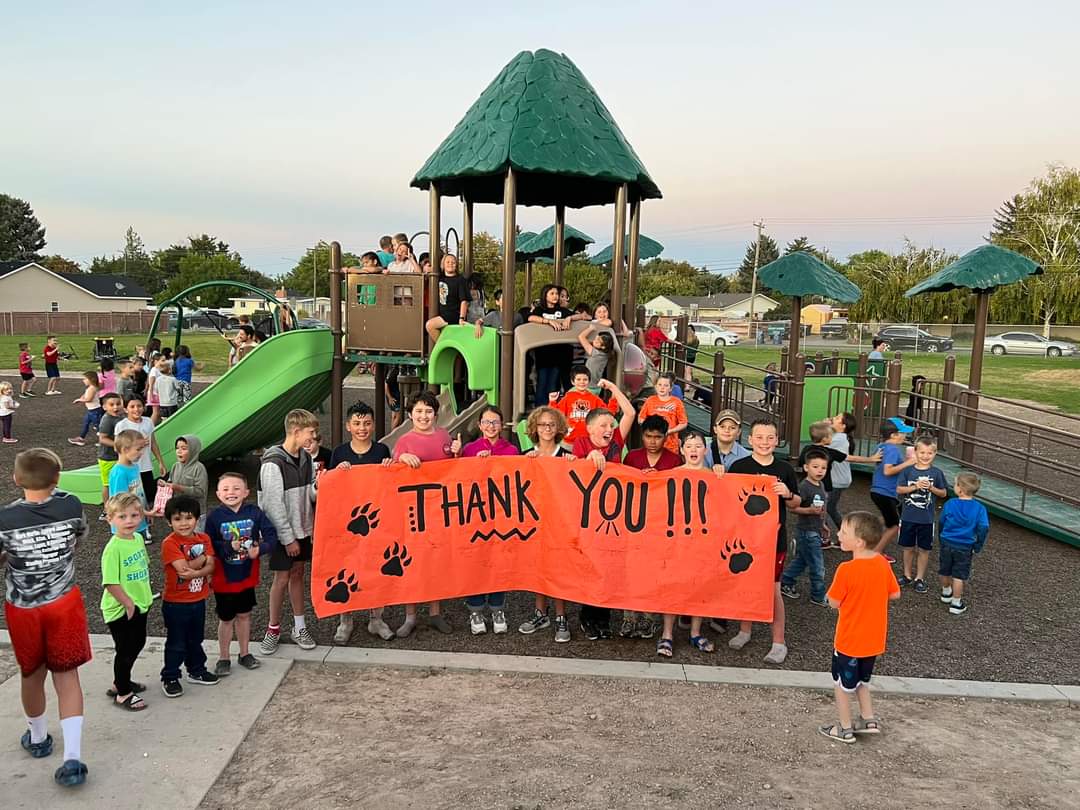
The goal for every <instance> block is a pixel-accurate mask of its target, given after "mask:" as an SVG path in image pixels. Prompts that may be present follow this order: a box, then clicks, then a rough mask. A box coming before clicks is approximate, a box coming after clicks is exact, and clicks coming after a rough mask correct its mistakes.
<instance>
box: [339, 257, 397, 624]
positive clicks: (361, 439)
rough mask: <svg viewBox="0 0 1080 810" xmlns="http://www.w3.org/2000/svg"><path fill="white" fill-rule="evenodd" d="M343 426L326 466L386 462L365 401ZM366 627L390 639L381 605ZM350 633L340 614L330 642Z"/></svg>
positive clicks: (349, 617) (347, 619)
mask: <svg viewBox="0 0 1080 810" xmlns="http://www.w3.org/2000/svg"><path fill="white" fill-rule="evenodd" d="M371 255H374V254H371ZM345 429H346V430H348V431H349V436H351V438H350V439H349V441H347V442H345V443H344V444H340V445H338V446H337V447H335V448H334V452H333V453H331V454H330V465H329V467H328V469H331V470H337V469H341V470H347V469H349V468H350V467H352V466H353V465H354V464H356V465H360V464H385V463H388V462H389V461H390V448H389V447H387V446H386V445H385V444H383V443H382V442H377V441H375V439H374V436H375V412H374V411H373V410H371V406H370V405H368V404H367V403H366V402H355V403H353V404H352V405H350V406H349V410H347V411H346V412H345ZM367 630H368V632H369V633H370V634H371V635H373V636H378V637H379V638H381V639H382V640H383V641H389V640H390V639H392V638H394V631H393V630H391V629H390V627H389V625H387V624H386V622H385V621H383V609H382V608H374V609H372V611H371V615H370V618H369V619H368V625H367ZM352 632H353V614H352V613H342V614H341V618H340V619H339V620H338V628H337V630H336V631H335V632H334V643H335V644H347V643H348V641H349V638H350V637H351V636H352Z"/></svg>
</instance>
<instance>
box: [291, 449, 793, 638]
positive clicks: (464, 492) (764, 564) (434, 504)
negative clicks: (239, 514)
mask: <svg viewBox="0 0 1080 810" xmlns="http://www.w3.org/2000/svg"><path fill="white" fill-rule="evenodd" d="M771 483H772V482H771V480H770V479H768V478H764V477H761V476H749V475H726V476H724V477H723V478H717V477H716V476H715V475H713V474H712V473H711V472H697V471H690V470H685V471H684V470H674V471H671V472H666V473H650V474H647V475H646V474H644V473H641V472H639V471H638V470H635V469H631V468H629V467H625V466H623V465H622V464H610V465H608V466H607V468H606V469H605V470H604V472H602V473H601V472H599V471H598V470H596V468H595V467H594V466H593V465H592V463H591V462H588V461H567V460H565V459H531V458H523V457H520V456H518V457H501V458H500V457H490V458H482V459H481V458H477V459H462V460H455V461H439V462H429V463H425V464H424V465H423V466H422V467H421V468H420V469H418V470H412V469H409V468H408V467H406V466H404V465H402V464H396V465H394V466H392V467H377V466H364V467H353V468H351V469H349V470H344V471H342V470H335V471H331V472H329V473H326V474H325V475H324V476H323V477H322V478H321V479H320V481H319V499H318V507H317V509H316V515H315V548H314V558H313V561H312V564H311V587H312V594H311V597H312V603H313V604H314V606H315V612H316V613H317V614H318V615H319V616H320V617H324V616H331V615H334V614H337V613H343V612H345V611H351V610H359V609H362V608H373V607H382V606H384V605H397V604H402V603H410V602H428V601H433V600H436V599H449V598H453V597H465V596H469V595H472V594H483V593H490V592H493V591H532V592H535V593H541V594H546V595H548V596H553V597H559V598H562V599H566V600H569V601H573V602H584V603H587V604H591V605H599V606H607V607H613V608H623V609H626V610H646V611H653V612H667V613H680V614H684V615H692V616H722V617H726V618H729V619H747V620H755V621H770V620H771V619H772V610H773V570H774V565H775V559H776V531H777V519H778V515H777V501H776V496H775V495H774V494H773V492H772V486H771Z"/></svg>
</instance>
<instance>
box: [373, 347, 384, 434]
mask: <svg viewBox="0 0 1080 810" xmlns="http://www.w3.org/2000/svg"><path fill="white" fill-rule="evenodd" d="M385 435H386V366H384V365H383V364H382V363H376V364H375V437H376V438H377V439H381V438H382V437H383V436H385Z"/></svg>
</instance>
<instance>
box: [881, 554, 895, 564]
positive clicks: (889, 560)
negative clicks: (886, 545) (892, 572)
mask: <svg viewBox="0 0 1080 810" xmlns="http://www.w3.org/2000/svg"><path fill="white" fill-rule="evenodd" d="M881 556H882V557H884V558H885V562H887V563H888V564H889V565H892V564H893V563H894V562H896V557H894V556H893V555H892V554H882V555H881Z"/></svg>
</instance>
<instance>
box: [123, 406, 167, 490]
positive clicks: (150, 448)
mask: <svg viewBox="0 0 1080 810" xmlns="http://www.w3.org/2000/svg"><path fill="white" fill-rule="evenodd" d="M144 408H145V406H144V405H143V401H142V400H141V399H139V398H138V397H132V398H131V399H129V400H128V401H127V403H126V405H125V407H124V412H125V413H126V414H127V416H126V417H125V418H124V419H121V420H120V421H119V422H117V424H116V432H117V433H120V431H122V430H134V431H137V432H138V433H139V434H140V435H141V436H142V437H143V439H145V443H144V444H143V450H142V455H141V456H139V474H140V475H141V476H142V483H143V492H145V493H146V497H147V503H148V504H151V503H153V502H154V498H156V497H157V478H156V477H155V476H154V462H153V459H152V458H151V455H153V458H156V459H157V463H158V469H159V470H161V472H165V470H166V469H167V468H166V467H165V457H164V456H162V455H161V448H159V447H158V443H157V437H155V436H154V423H153V421H152V420H151V419H149V418H148V417H146V416H143V413H144Z"/></svg>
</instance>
